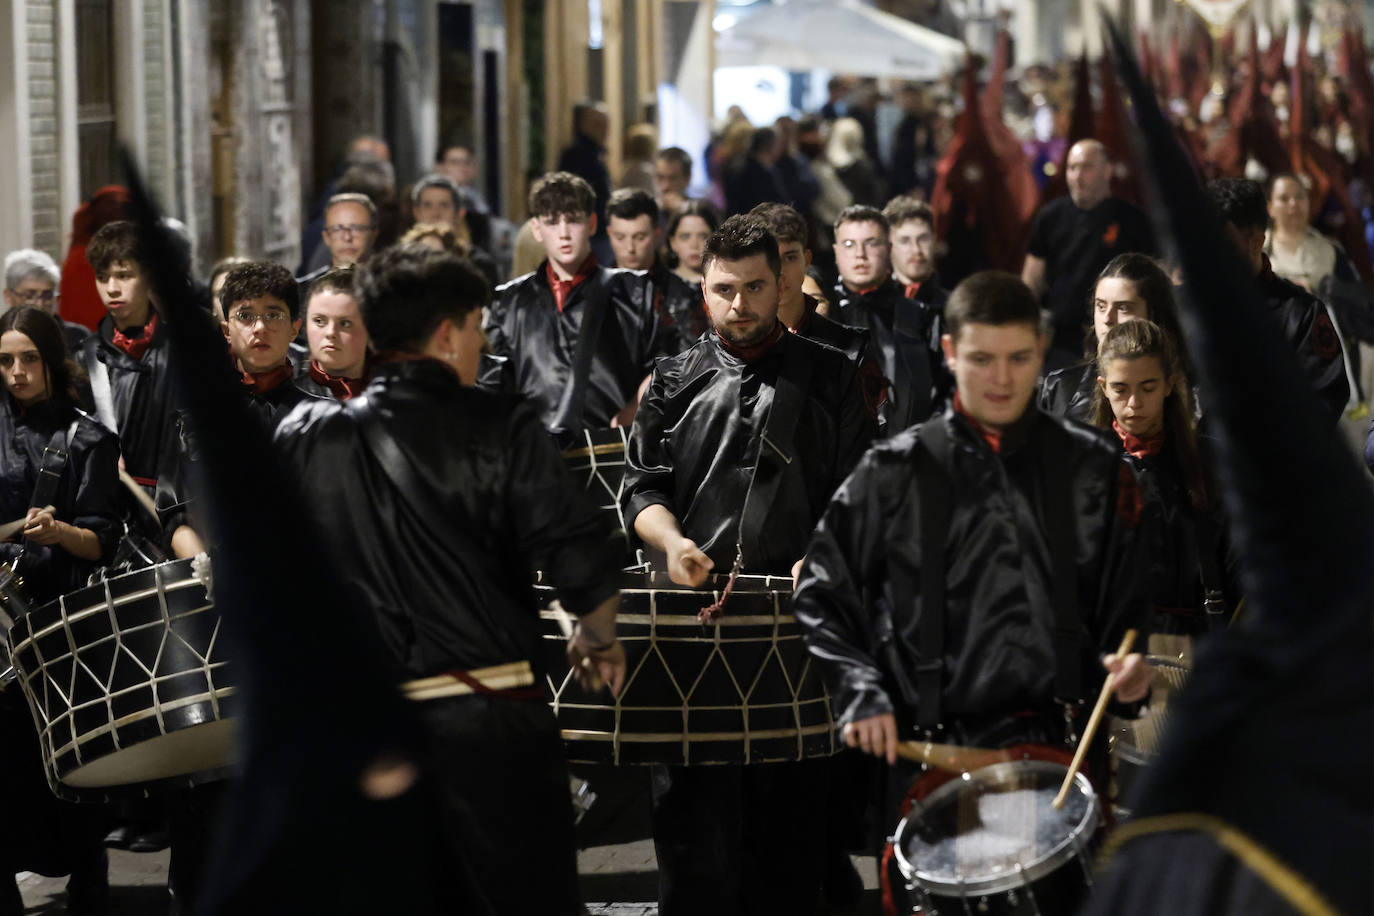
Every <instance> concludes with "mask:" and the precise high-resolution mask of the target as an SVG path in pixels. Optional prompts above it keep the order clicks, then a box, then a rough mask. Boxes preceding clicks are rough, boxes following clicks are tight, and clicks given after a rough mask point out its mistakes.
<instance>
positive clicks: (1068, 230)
mask: <svg viewBox="0 0 1374 916" xmlns="http://www.w3.org/2000/svg"><path fill="white" fill-rule="evenodd" d="M1154 250H1155V243H1154V236H1153V234H1152V233H1151V232H1150V224H1149V222H1148V221H1147V220H1146V219H1145V215H1144V214H1143V213H1141V212H1140V211H1139V210H1137V209H1136V208H1135V207H1134V206H1132V205H1131V204H1129V203H1127V202H1126V201H1124V200H1121V199H1119V198H1116V197H1108V198H1107V199H1106V200H1104V201H1102V203H1100V204H1098V205H1097V206H1096V207H1093V208H1092V209H1091V210H1081V209H1079V207H1078V205H1077V204H1075V203H1074V202H1073V198H1071V197H1067V196H1065V197H1059V198H1056V199H1054V200H1052V201H1050V202H1049V203H1047V204H1045V206H1043V207H1041V208H1040V212H1039V213H1037V214H1035V220H1034V222H1032V223H1031V235H1030V243H1029V244H1028V246H1027V249H1026V253H1027V254H1030V255H1033V256H1035V257H1037V258H1040V259H1041V260H1043V261H1044V262H1045V285H1046V287H1047V290H1048V291H1047V292H1046V293H1045V300H1044V304H1045V307H1046V308H1048V309H1049V310H1050V312H1051V315H1052V317H1053V321H1054V340H1053V342H1052V343H1051V346H1052V347H1053V348H1054V349H1056V350H1064V351H1070V350H1072V351H1075V352H1077V351H1078V350H1079V348H1080V347H1081V346H1082V343H1083V326H1084V324H1086V323H1087V321H1088V316H1089V311H1088V305H1089V301H1090V299H1091V297H1092V293H1093V284H1094V283H1096V282H1097V275H1098V274H1100V273H1101V272H1102V268H1104V267H1106V266H1107V263H1108V262H1109V261H1111V259H1112V258H1114V257H1116V256H1117V255H1119V254H1125V253H1126V252H1128V251H1141V252H1144V253H1146V254H1153V253H1154Z"/></svg>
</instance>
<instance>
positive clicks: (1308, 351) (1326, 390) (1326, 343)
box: [1258, 263, 1350, 420]
mask: <svg viewBox="0 0 1374 916" xmlns="http://www.w3.org/2000/svg"><path fill="white" fill-rule="evenodd" d="M1258 282H1259V287H1260V290H1261V291H1262V292H1263V293H1264V298H1265V301H1266V302H1268V303H1269V308H1270V309H1271V310H1272V313H1273V315H1274V317H1275V318H1276V319H1277V320H1278V322H1279V327H1281V328H1282V329H1283V336H1284V337H1285V338H1287V340H1288V342H1289V343H1290V344H1291V345H1292V346H1293V350H1294V352H1295V353H1296V354H1297V357H1298V364H1299V365H1300V366H1301V367H1302V372H1303V375H1305V376H1307V379H1308V380H1309V381H1310V382H1311V383H1312V389H1313V390H1314V391H1315V392H1316V393H1317V397H1318V398H1319V399H1320V400H1321V402H1322V404H1323V405H1325V407H1326V409H1327V411H1328V412H1329V414H1330V416H1331V419H1332V420H1339V419H1340V418H1341V415H1342V414H1343V413H1345V405H1346V402H1347V401H1349V400H1350V381H1349V379H1348V378H1347V377H1346V374H1345V355H1344V353H1342V351H1341V341H1340V337H1339V335H1337V333H1336V328H1335V325H1333V324H1332V323H1331V316H1330V315H1328V314H1327V311H1326V306H1325V305H1323V304H1322V302H1321V300H1320V299H1318V298H1317V297H1316V296H1313V295H1312V294H1311V293H1309V292H1308V291H1307V290H1305V289H1303V288H1302V287H1301V286H1298V285H1297V284H1296V283H1290V282H1289V281H1287V280H1285V279H1283V278H1282V277H1280V276H1279V275H1278V274H1276V273H1274V271H1273V270H1272V269H1271V268H1270V267H1269V265H1268V264H1267V263H1266V264H1265V267H1264V270H1263V271H1261V273H1260V275H1259V277H1258Z"/></svg>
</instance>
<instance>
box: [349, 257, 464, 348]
mask: <svg viewBox="0 0 1374 916" xmlns="http://www.w3.org/2000/svg"><path fill="white" fill-rule="evenodd" d="M357 288H358V307H359V308H360V309H361V311H362V315H363V324H364V325H366V326H367V333H368V336H369V337H370V338H371V339H372V343H373V345H374V346H376V347H377V349H379V350H403V351H406V352H411V353H419V352H421V351H422V350H423V349H424V347H425V343H426V341H428V340H429V338H430V337H431V336H433V334H434V332H435V330H437V329H438V327H439V325H440V324H441V323H442V322H443V320H444V319H445V318H449V319H452V320H453V321H454V322H458V323H461V322H463V321H466V320H467V316H468V315H469V314H470V313H471V312H472V311H473V310H475V309H482V308H484V307H485V306H486V305H487V304H488V303H489V302H491V287H490V286H489V285H488V284H487V281H486V278H485V277H483V276H482V275H481V274H480V273H478V272H477V269H476V268H474V267H473V266H472V265H471V264H469V263H468V262H467V261H465V260H464V259H462V258H460V257H458V256H457V255H455V254H451V253H449V252H447V251H435V250H434V249H432V248H426V247H423V246H420V245H397V246H396V247H394V248H389V249H387V250H386V251H383V252H382V253H381V254H380V255H378V256H377V257H375V258H372V259H371V260H370V261H368V263H367V264H366V265H365V266H363V267H362V268H361V269H360V270H359V273H358V287H357Z"/></svg>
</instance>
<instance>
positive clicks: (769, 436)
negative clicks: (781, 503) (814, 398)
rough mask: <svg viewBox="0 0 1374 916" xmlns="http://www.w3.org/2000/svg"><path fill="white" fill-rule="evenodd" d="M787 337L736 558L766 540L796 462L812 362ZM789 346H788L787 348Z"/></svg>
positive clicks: (742, 516) (747, 496)
mask: <svg viewBox="0 0 1374 916" xmlns="http://www.w3.org/2000/svg"><path fill="white" fill-rule="evenodd" d="M789 338H790V335H786V334H785V335H783V340H782V341H781V343H782V346H783V351H782V361H781V364H780V365H779V366H778V380H777V382H776V383H775V384H774V386H773V403H772V404H771V405H770V406H769V408H768V418H767V419H766V420H764V421H763V432H762V433H761V434H760V435H759V453H758V457H757V458H755V459H754V473H753V476H752V477H751V479H750V481H749V491H748V492H747V493H746V494H745V496H744V509H743V510H742V511H741V512H740V518H739V554H740V558H741V560H742V559H743V558H745V557H751V556H752V557H757V556H758V555H759V554H760V550H759V547H760V545H761V544H762V543H763V540H764V538H765V536H766V524H765V523H766V521H767V519H768V512H769V510H770V509H772V508H773V506H774V505H775V504H776V503H777V499H778V491H779V490H780V489H781V487H782V481H783V478H785V477H786V476H787V473H788V469H789V467H790V466H791V465H792V463H793V462H794V461H795V460H796V458H797V454H796V449H795V448H794V444H793V439H794V438H795V435H796V432H797V424H798V423H799V422H800V420H801V414H802V409H803V408H804V407H805V406H806V402H807V400H808V399H809V398H810V388H811V369H812V364H813V361H812V360H809V359H806V358H805V354H804V353H803V352H801V351H802V348H801V347H800V346H797V345H796V344H795V341H792V340H791V339H789ZM789 344H791V346H789Z"/></svg>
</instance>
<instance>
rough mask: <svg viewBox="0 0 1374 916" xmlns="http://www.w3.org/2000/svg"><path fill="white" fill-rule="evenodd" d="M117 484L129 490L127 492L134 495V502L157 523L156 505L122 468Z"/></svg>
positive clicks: (146, 492)
mask: <svg viewBox="0 0 1374 916" xmlns="http://www.w3.org/2000/svg"><path fill="white" fill-rule="evenodd" d="M119 482H120V483H122V484H124V486H126V487H128V488H129V492H130V493H133V494H134V501H135V502H137V503H138V504H139V505H140V506H142V507H143V509H144V510H145V511H146V512H147V513H148V514H149V515H151V516H152V517H153V521H157V520H158V516H157V504H156V503H154V502H153V498H152V497H151V496H149V495H148V491H147V490H145V489H143V487H142V486H141V485H140V484H139V482H138V481H137V480H134V479H133V478H132V477H130V476H129V472H128V471H126V470H124V469H123V468H120V469H119Z"/></svg>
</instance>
